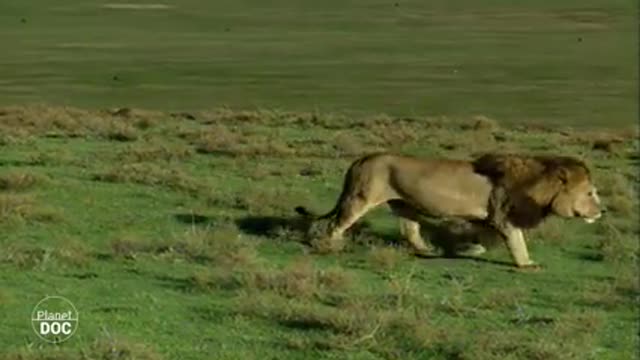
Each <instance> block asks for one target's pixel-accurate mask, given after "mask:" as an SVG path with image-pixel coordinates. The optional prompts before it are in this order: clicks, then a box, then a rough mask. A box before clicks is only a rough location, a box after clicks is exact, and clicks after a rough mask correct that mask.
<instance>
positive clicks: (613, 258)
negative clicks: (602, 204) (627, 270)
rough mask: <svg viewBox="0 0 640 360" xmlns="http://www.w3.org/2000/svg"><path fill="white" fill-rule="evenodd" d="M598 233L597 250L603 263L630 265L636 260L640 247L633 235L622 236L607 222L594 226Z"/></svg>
mask: <svg viewBox="0 0 640 360" xmlns="http://www.w3.org/2000/svg"><path fill="white" fill-rule="evenodd" d="M596 226H597V228H596V231H597V233H598V235H599V236H598V243H597V246H596V248H597V250H598V253H599V255H600V257H601V258H602V260H604V261H608V262H612V263H624V264H632V263H635V261H637V259H638V255H639V249H640V246H639V244H638V241H637V238H635V236H633V235H629V234H623V233H622V232H621V231H620V230H619V229H618V228H617V227H616V226H614V225H613V224H611V223H609V222H608V221H600V222H598V224H596Z"/></svg>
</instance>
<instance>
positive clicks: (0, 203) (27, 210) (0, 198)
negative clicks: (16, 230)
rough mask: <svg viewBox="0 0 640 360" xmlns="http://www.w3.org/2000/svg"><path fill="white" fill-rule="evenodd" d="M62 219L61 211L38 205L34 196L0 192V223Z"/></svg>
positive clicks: (45, 221)
mask: <svg viewBox="0 0 640 360" xmlns="http://www.w3.org/2000/svg"><path fill="white" fill-rule="evenodd" d="M62 219H63V215H62V213H61V212H60V211H58V210H57V209H54V208H51V207H48V206H41V205H37V204H36V201H35V199H34V197H32V196H28V195H18V194H10V193H8V194H0V224H23V223H31V222H42V223H55V222H60V221H62Z"/></svg>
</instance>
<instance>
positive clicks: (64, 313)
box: [31, 296, 78, 344]
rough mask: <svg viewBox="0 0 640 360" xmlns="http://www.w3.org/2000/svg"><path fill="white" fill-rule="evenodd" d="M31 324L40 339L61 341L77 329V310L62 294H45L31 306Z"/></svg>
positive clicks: (52, 341)
mask: <svg viewBox="0 0 640 360" xmlns="http://www.w3.org/2000/svg"><path fill="white" fill-rule="evenodd" d="M31 326H32V327H33V331H35V332H36V335H38V337H39V338H41V339H42V340H44V341H47V342H50V343H54V344H57V343H61V342H63V341H65V340H67V339H69V338H70V337H71V336H73V334H74V333H75V332H76V330H77V329H78V310H76V307H75V306H73V304H72V303H71V301H69V300H68V299H66V298H64V297H62V296H47V297H45V298H44V299H42V300H40V302H38V304H36V306H35V307H34V308H33V312H31Z"/></svg>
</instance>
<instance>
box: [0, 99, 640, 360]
mask: <svg viewBox="0 0 640 360" xmlns="http://www.w3.org/2000/svg"><path fill="white" fill-rule="evenodd" d="M0 110H1V111H2V114H3V115H2V116H1V117H0V124H2V134H4V135H3V138H2V144H3V145H2V150H3V158H2V163H1V165H2V171H1V172H0V185H1V186H0V214H1V215H2V216H1V217H0V230H1V231H2V234H3V235H2V237H1V238H0V312H1V313H2V314H5V317H4V321H3V322H2V323H0V348H1V349H3V351H4V354H5V355H4V356H6V358H8V359H51V358H54V359H56V358H60V359H76V358H77V359H81V358H109V359H111V358H117V359H161V358H164V359H209V358H215V359H238V358H248V359H264V358H292V359H308V358H327V359H329V358H351V359H379V358H399V357H402V358H416V359H423V358H433V359H454V358H456V359H460V358H462V359H622V358H631V357H632V356H633V354H634V353H635V351H636V349H637V334H636V332H635V330H636V322H637V318H636V310H635V306H636V302H635V300H634V299H635V298H636V297H637V296H638V291H639V289H638V286H637V283H636V281H635V275H636V272H635V259H636V256H637V252H638V247H637V243H636V241H635V239H636V237H637V234H638V227H637V223H636V222H635V219H636V218H637V215H638V209H637V203H635V202H631V204H629V203H628V202H629V200H628V199H635V187H634V185H632V184H636V183H637V174H636V173H635V171H634V170H633V169H634V166H637V156H636V150H637V138H636V137H631V136H626V134H620V132H619V131H617V132H616V131H615V130H611V131H610V132H608V133H590V132H570V133H567V131H568V130H557V131H551V132H541V131H544V130H535V129H528V130H527V131H518V130H514V129H510V128H505V127H501V126H500V125H499V124H498V125H496V124H492V126H491V127H487V126H486V125H481V126H477V128H478V129H474V127H475V126H474V124H476V123H477V122H478V121H480V122H482V123H483V124H484V123H486V122H487V120H486V119H482V120H477V119H475V120H474V119H463V120H460V121H457V122H456V121H450V120H447V119H430V118H417V119H415V120H399V119H393V118H389V117H385V116H379V117H376V118H364V120H365V121H361V120H360V119H353V120H345V119H341V118H340V117H337V116H332V115H330V114H328V115H324V114H308V113H284V112H272V111H262V112H241V113H238V112H230V111H228V110H220V111H217V112H192V113H191V115H192V116H193V117H195V119H194V120H188V119H184V118H176V117H173V116H170V115H169V114H167V113H161V112H142V111H138V110H134V111H131V112H130V113H129V115H126V116H124V115H110V114H109V113H106V112H99V111H85V110H79V109H69V108H66V109H65V108H45V107H39V108H3V109H0ZM16 119H20V121H15V120H16ZM77 119H84V120H86V121H84V122H83V124H84V126H82V127H78V126H75V125H73V124H76V120H77ZM113 123H117V124H119V126H123V127H127V128H128V129H129V130H128V131H129V135H131V136H127V137H113V136H109V134H110V132H109V131H110V129H112V124H113ZM140 124H146V125H144V126H141V125H140ZM567 134H568V135H567ZM613 138H615V139H618V140H619V141H620V142H619V143H616V146H615V147H611V148H609V147H604V148H602V149H599V150H594V149H593V146H594V144H595V142H603V141H606V139H613ZM461 139H476V140H477V141H479V144H482V147H483V150H500V149H513V150H516V151H536V152H540V151H546V152H553V153H563V154H570V155H576V156H584V157H586V158H588V160H589V162H590V165H591V166H592V167H593V169H594V172H595V177H596V179H597V181H598V182H599V183H601V184H602V186H601V187H602V195H603V198H604V201H605V204H606V205H607V206H608V207H610V209H611V213H610V214H609V215H608V216H607V217H606V218H605V219H604V220H603V221H602V222H601V223H599V224H595V225H592V226H588V225H586V224H584V223H582V222H578V221H560V220H554V221H549V222H548V223H547V224H545V225H544V226H543V227H542V228H541V229H539V230H536V231H534V232H533V233H531V234H530V236H531V241H530V246H531V252H532V254H533V257H534V259H535V260H537V261H538V262H540V263H542V264H543V265H544V269H543V270H542V271H540V272H517V271H513V270H512V268H511V267H510V266H509V265H508V264H509V256H508V254H507V252H506V250H505V249H504V247H503V246H497V247H495V248H493V249H492V250H491V251H490V252H489V253H488V254H487V255H486V256H483V259H486V260H489V261H474V260H471V259H446V258H436V259H421V258H415V257H412V256H410V255H409V254H408V252H407V251H406V249H405V244H402V243H400V244H399V245H398V244H395V245H394V244H393V243H394V242H395V241H397V239H398V237H399V233H398V230H397V227H396V224H395V221H394V219H393V217H392V216H391V215H390V214H389V213H388V211H385V210H382V209H381V210H379V211H376V212H374V213H372V214H371V215H369V216H367V217H366V219H365V220H366V223H368V226H367V224H366V223H365V226H364V227H362V228H361V229H360V231H359V233H356V234H354V235H353V236H354V240H353V241H351V242H350V243H349V244H350V245H349V247H348V249H347V251H346V252H344V253H341V254H335V255H313V254H311V255H309V254H307V253H308V251H309V249H308V248H307V247H306V246H305V245H303V244H302V243H300V240H301V239H302V236H301V234H300V232H299V231H298V230H297V229H298V228H297V227H296V226H295V222H291V221H290V220H287V219H289V218H290V217H292V216H293V211H292V209H293V207H294V206H296V205H299V204H303V205H310V206H311V207H312V208H314V209H317V210H318V211H323V210H325V209H328V208H330V206H331V205H333V202H334V200H335V198H336V197H337V195H338V193H339V190H340V186H341V183H342V175H343V172H344V171H345V169H346V166H347V165H348V164H349V162H350V161H352V160H353V159H354V158H355V157H356V156H358V155H359V154H363V153H365V152H369V151H374V150H383V149H392V150H394V151H400V152H403V153H409V154H416V155H428V154H440V155H443V156H452V157H461V158H465V157H467V156H468V154H469V153H470V152H472V151H476V150H478V149H477V147H478V146H479V145H478V144H477V143H471V142H470V141H461ZM203 144H205V145H206V146H203ZM542 145H544V147H545V149H544V150H541V146H542ZM205 150H206V151H205ZM610 169H616V172H615V173H613V172H611V171H610ZM625 201H627V202H626V203H625ZM283 224H285V225H283ZM286 224H291V227H289V226H287V225H286ZM45 295H62V296H65V297H67V298H69V299H70V300H71V301H72V302H73V303H74V304H75V306H76V307H77V309H78V310H79V312H80V327H79V329H78V331H77V333H76V334H75V335H74V336H73V337H72V338H71V339H70V340H68V341H66V342H64V343H62V344H61V345H59V346H52V345H48V344H45V343H43V342H42V341H40V340H39V339H38V338H37V337H36V335H35V334H34V333H33V332H32V329H31V327H30V324H29V317H30V312H31V310H32V308H33V306H35V304H36V303H37V302H38V301H39V300H40V299H41V298H43V297H44V296H45Z"/></svg>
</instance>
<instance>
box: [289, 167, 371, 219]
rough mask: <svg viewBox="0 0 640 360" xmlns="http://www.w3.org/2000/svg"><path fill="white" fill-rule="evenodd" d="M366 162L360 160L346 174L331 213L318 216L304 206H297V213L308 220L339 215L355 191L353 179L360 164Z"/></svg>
mask: <svg viewBox="0 0 640 360" xmlns="http://www.w3.org/2000/svg"><path fill="white" fill-rule="evenodd" d="M364 160H366V158H363V159H360V160H358V161H356V162H355V163H354V164H353V165H351V167H350V168H349V170H348V171H347V173H346V175H345V177H344V184H343V186H342V192H341V193H340V196H339V197H338V201H337V202H336V205H335V206H334V207H333V209H331V211H329V212H328V213H326V214H324V215H317V214H316V213H314V212H312V211H309V210H307V208H305V207H304V206H296V208H295V211H296V212H297V213H298V214H300V215H302V216H305V217H307V218H311V219H313V220H324V219H330V218H332V217H334V216H336V215H338V213H339V212H340V209H341V207H342V206H343V204H344V203H345V201H346V199H347V197H348V196H349V194H351V193H352V192H353V190H354V189H352V187H353V185H354V180H353V178H354V177H355V173H356V172H357V171H358V168H359V167H360V164H361V163H362V162H363V161H364Z"/></svg>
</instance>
